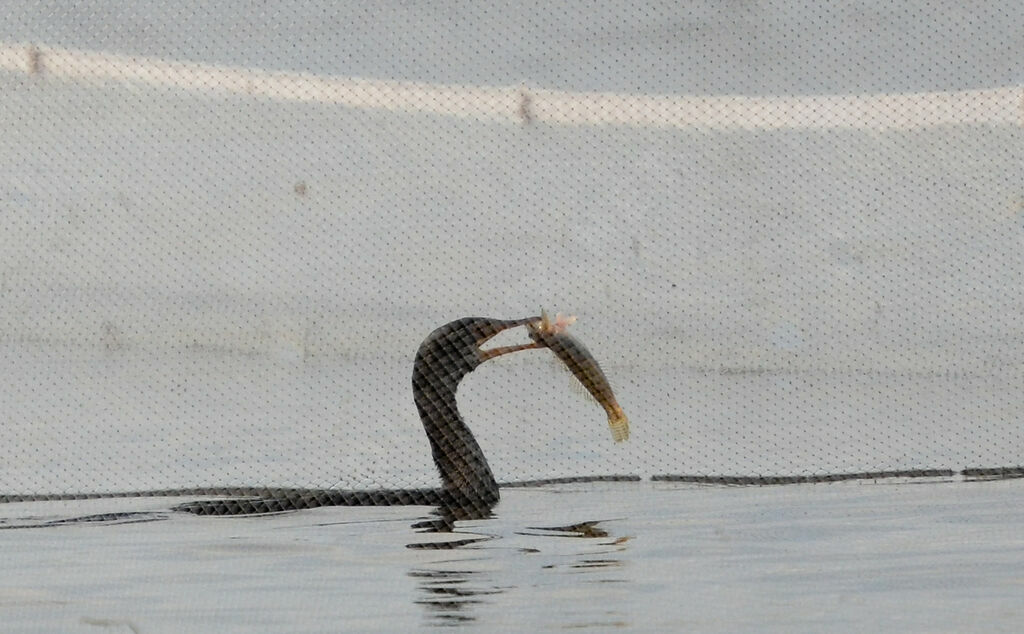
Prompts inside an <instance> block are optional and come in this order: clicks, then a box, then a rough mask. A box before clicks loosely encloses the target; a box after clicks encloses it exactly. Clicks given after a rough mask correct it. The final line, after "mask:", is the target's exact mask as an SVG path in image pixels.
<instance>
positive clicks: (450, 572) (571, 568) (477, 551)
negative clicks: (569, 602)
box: [408, 508, 630, 627]
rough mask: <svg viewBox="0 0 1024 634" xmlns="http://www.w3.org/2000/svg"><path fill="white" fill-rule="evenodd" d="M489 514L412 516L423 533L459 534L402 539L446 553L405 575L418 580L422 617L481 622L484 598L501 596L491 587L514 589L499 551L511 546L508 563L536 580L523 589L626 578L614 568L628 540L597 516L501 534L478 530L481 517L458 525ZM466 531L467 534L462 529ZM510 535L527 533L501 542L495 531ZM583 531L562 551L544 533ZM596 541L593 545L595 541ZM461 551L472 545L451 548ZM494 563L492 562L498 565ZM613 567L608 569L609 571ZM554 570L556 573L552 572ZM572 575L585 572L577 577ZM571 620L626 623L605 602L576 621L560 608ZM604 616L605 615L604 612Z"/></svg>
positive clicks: (489, 601) (551, 535)
mask: <svg viewBox="0 0 1024 634" xmlns="http://www.w3.org/2000/svg"><path fill="white" fill-rule="evenodd" d="M490 517H491V515H490V513H489V512H488V513H487V515H486V516H477V517H465V516H463V515H461V514H459V513H458V512H455V513H453V512H452V510H451V509H442V508H439V509H437V510H436V511H435V516H434V517H431V518H429V519H425V520H422V521H420V522H417V523H416V524H413V528H415V529H417V530H418V531H420V532H421V533H447V534H451V535H453V536H454V535H459V536H460V537H458V538H454V539H448V540H444V541H430V542H416V543H411V544H408V547H409V548H413V549H417V550H443V551H448V552H449V553H450V554H449V555H445V556H444V557H443V558H439V559H438V560H436V561H435V562H432V563H430V564H426V565H423V566H419V567H416V568H413V569H412V570H410V571H409V573H408V575H409V576H410V577H412V578H413V579H415V580H416V584H417V598H416V600H415V603H416V604H417V605H421V606H423V607H424V610H425V613H424V616H425V618H426V620H427V624H428V625H447V626H459V625H472V624H477V625H479V624H480V623H479V621H481V620H485V616H484V615H485V612H486V606H488V605H491V604H494V605H500V604H501V603H503V601H502V600H501V599H498V598H497V595H502V594H506V593H516V592H518V591H520V588H519V586H518V585H517V584H516V583H515V582H511V583H503V579H502V572H503V571H506V570H508V566H507V565H502V564H501V562H500V561H499V557H502V556H503V555H504V554H505V553H508V552H510V551H511V552H513V553H515V554H514V555H513V557H515V561H513V562H507V561H506V562H505V563H511V565H512V566H513V567H525V568H526V569H527V570H528V569H530V568H533V569H534V570H535V571H536V574H534V573H528V574H530V576H531V578H532V579H533V580H534V581H533V582H532V583H531V584H530V585H531V588H529V589H528V590H527V591H533V592H535V591H537V588H538V587H550V588H551V589H552V591H562V590H564V589H565V588H566V582H567V581H568V579H569V578H567V577H565V576H563V575H572V576H573V577H572V579H573V580H572V581H568V583H569V585H570V586H576V585H578V584H589V583H601V584H606V583H625V582H626V579H625V578H623V577H622V576H621V574H618V573H619V572H620V571H621V570H622V568H623V567H624V564H623V561H622V559H621V558H620V557H619V555H618V554H619V553H621V552H622V551H623V550H625V548H627V543H628V542H629V541H630V538H629V537H616V536H614V535H613V534H611V533H610V532H609V530H608V529H607V528H606V527H604V526H602V525H601V522H602V521H601V520H592V521H584V522H577V523H574V524H569V525H566V526H551V527H533V526H530V527H526V528H524V529H522V530H518V531H514V532H513V533H512V535H509V536H507V537H505V536H502V535H498V534H495V535H486V534H481V533H480V532H479V531H480V529H481V528H482V526H481V524H480V523H474V524H473V525H472V526H471V527H464V528H463V529H461V530H460V529H459V527H458V526H457V522H458V521H459V520H469V519H473V520H480V519H484V520H486V519H488V518H490ZM462 535H467V537H464V538H463V537H461V536H462ZM516 536H521V537H525V538H527V539H528V540H529V541H528V545H519V546H518V547H515V546H512V545H511V544H510V545H509V546H508V547H505V548H502V547H501V546H500V541H498V540H501V539H506V540H507V539H516ZM551 538H555V539H558V540H561V539H565V538H569V539H582V540H586V541H585V545H586V547H585V548H583V549H581V550H579V551H576V552H573V553H570V554H568V555H566V554H564V553H563V552H560V551H562V550H563V548H562V547H561V546H559V545H558V544H557V543H554V542H551V541H549V540H550V539H551ZM595 546H596V548H595ZM451 551H461V553H462V554H468V553H469V552H472V553H473V554H472V556H470V557H458V558H457V556H456V554H455V553H454V552H451ZM520 556H527V557H530V559H529V560H522V559H519V557H520ZM496 564H497V565H496ZM610 573H611V574H610ZM550 575H556V576H550ZM577 575H583V576H582V577H577ZM565 616H566V617H568V618H569V619H570V620H572V621H574V622H573V623H571V624H570V626H571V627H580V626H582V627H591V626H623V625H626V622H625V620H624V619H623V618H622V615H621V614H620V613H618V612H617V611H616V610H615V606H614V605H609V606H607V613H606V614H604V615H601V614H595V613H593V612H592V611H589V612H587V614H586V615H585V616H584V621H585V622H575V621H576V619H575V618H574V617H576V616H577V615H575V614H572V613H571V612H569V613H566V615H565ZM602 616H604V617H607V618H602Z"/></svg>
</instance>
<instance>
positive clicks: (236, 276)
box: [0, 0, 1024, 493]
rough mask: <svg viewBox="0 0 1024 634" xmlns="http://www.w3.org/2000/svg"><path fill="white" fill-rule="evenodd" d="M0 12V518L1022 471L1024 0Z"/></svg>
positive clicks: (282, 5) (41, 7)
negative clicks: (453, 465) (230, 497)
mask: <svg viewBox="0 0 1024 634" xmlns="http://www.w3.org/2000/svg"><path fill="white" fill-rule="evenodd" d="M339 4H340V3H327V2H324V3H319V4H317V3H291V2H276V3H272V4H270V5H267V6H266V7H263V8H260V9H256V8H254V7H252V6H249V5H230V6H229V5H223V6H217V7H214V8H212V9H211V8H210V7H209V6H208V3H170V4H168V5H166V6H164V5H154V4H151V3H144V2H138V1H128V0H125V1H122V2H97V3H76V4H75V5H74V6H68V5H67V4H66V3H63V2H52V3H47V2H3V3H0V16H2V19H0V130H2V134H0V164H2V165H3V166H4V167H3V169H2V170H0V369H2V372H3V375H4V377H5V380H4V381H3V382H2V384H0V416H2V422H0V423H2V424H0V493H14V492H17V493H25V492H60V491H78V490H119V489H129V488H153V487H170V486H199V485H222V484H246V485H273V486H288V485H304V486H331V485H334V484H341V485H344V486H371V487H372V486H407V485H417V484H431V483H433V482H434V481H435V474H434V470H433V466H432V464H431V462H430V458H429V451H428V449H427V445H426V440H425V437H424V436H423V434H422V431H421V430H420V427H419V422H418V419H417V417H416V412H415V409H414V407H413V404H412V398H411V394H410V387H409V374H410V371H411V360H412V356H413V354H414V352H415V350H416V347H417V346H418V344H419V342H420V340H421V339H422V338H423V337H424V336H426V335H427V334H428V333H429V332H430V331H431V330H432V329H433V328H434V327H436V326H438V325H440V324H442V323H444V322H446V321H449V320H451V319H455V318H457V317H462V316H467V315H486V316H494V317H505V318H514V317H523V316H527V315H529V314H534V313H536V312H538V311H539V309H540V308H541V307H545V308H548V309H552V310H559V311H565V312H572V313H575V314H577V315H579V317H580V321H579V322H578V323H577V324H576V326H574V332H575V333H576V335H577V336H579V338H580V339H581V340H583V341H584V342H586V344H587V345H588V346H589V347H590V349H591V350H592V351H593V352H594V354H595V355H596V356H597V357H598V358H599V359H600V360H601V361H602V363H603V365H604V366H605V367H606V370H607V371H608V374H609V375H610V376H611V378H612V379H613V381H614V382H615V384H616V388H617V393H618V396H619V401H620V402H621V403H622V405H623V406H624V407H625V409H626V411H627V412H628V413H629V414H630V417H631V419H632V421H633V437H632V439H631V440H630V441H629V443H628V444H625V445H619V446H616V445H613V444H612V442H611V438H610V435H609V433H608V431H607V429H606V427H605V423H604V416H603V414H602V412H601V411H600V409H599V408H597V407H596V406H594V405H593V404H591V403H588V402H586V401H584V400H580V399H576V398H575V397H574V396H573V395H572V392H571V390H570V389H569V387H568V381H569V379H568V378H564V377H562V376H561V375H560V374H559V373H557V371H556V370H554V369H553V368H552V366H551V364H550V363H549V361H548V359H547V358H546V357H548V356H550V355H548V354H547V353H541V352H531V353H526V354H523V355H519V356H518V357H512V358H507V359H501V360H499V361H497V362H495V363H494V364H489V365H487V366H484V367H482V368H480V369H479V370H478V371H477V372H476V373H474V374H473V375H472V376H470V377H469V378H468V379H467V380H466V382H465V383H464V387H463V390H462V392H461V393H460V396H461V398H462V400H461V401H460V406H461V407H462V409H463V411H464V413H465V414H466V418H467V420H468V422H469V423H470V426H471V427H472V428H473V429H474V432H475V433H476V434H477V436H478V438H479V439H480V441H481V445H482V446H483V447H484V450H485V451H486V452H487V454H488V456H489V457H490V459H491V463H492V466H493V468H494V470H495V472H496V475H498V477H499V479H500V480H518V479H533V478H540V477H552V476H561V475H589V474H596V473H635V474H640V475H645V476H646V475H654V474H666V473H686V474H823V473H839V472H847V471H856V470H889V469H910V468H948V469H954V470H957V469H962V468H965V467H998V466H1011V465H1021V464H1024V432H1022V420H1024V396H1022V394H1021V387H1022V379H1024V61H1022V60H1024V56H1022V51H1024V28H1022V27H1021V25H1022V24H1024V6H1022V5H1021V4H1020V3H1019V2H1009V1H1008V2H1002V3H986V4H985V5H984V6H982V7H980V8H979V7H977V6H972V7H970V8H967V7H965V6H964V5H962V3H956V2H940V3H900V4H897V5H891V4H882V3H875V2H855V3H843V4H842V5H841V6H837V7H831V6H822V5H820V3H815V2H775V3H724V4H723V3H718V2H708V3H696V4H693V5H692V6H688V7H687V6H678V4H677V3H665V4H663V5H647V6H645V7H636V6H634V5H633V4H632V3H620V4H614V3H613V4H611V5H604V6H602V5H600V4H599V5H591V4H587V3H571V4H561V5H559V6H558V8H552V7H551V6H549V5H548V4H547V3H537V4H532V5H531V4H523V3H517V4H516V5H515V7H503V8H499V9H495V8H491V7H488V6H487V5H486V4H481V5H479V6H474V5H469V6H464V5H463V4H462V3H455V2H442V3H431V4H430V5H425V6H423V7H420V8H417V7H409V6H405V4H404V3H391V2H382V3H373V4H372V5H370V6H369V7H368V8H352V7H348V8H347V7H345V6H339Z"/></svg>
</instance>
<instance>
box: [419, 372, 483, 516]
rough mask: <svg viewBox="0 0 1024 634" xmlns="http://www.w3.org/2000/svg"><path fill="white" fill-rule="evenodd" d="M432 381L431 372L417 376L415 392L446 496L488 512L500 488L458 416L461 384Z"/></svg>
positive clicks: (471, 434)
mask: <svg viewBox="0 0 1024 634" xmlns="http://www.w3.org/2000/svg"><path fill="white" fill-rule="evenodd" d="M428 370H429V368H428ZM431 378H432V377H431V376H430V375H429V372H428V373H427V374H423V373H414V378H413V385H414V390H413V392H414V396H415V400H416V408H417V409H418V410H419V414H420V420H421V421H422V422H423V429H424V431H426V433H427V438H428V439H429V440H430V450H431V453H432V454H433V458H434V464H435V465H437V469H438V471H439V472H440V474H441V481H442V482H443V483H444V492H445V494H446V496H450V497H451V503H452V504H453V505H456V506H462V507H473V508H480V507H488V508H489V507H490V506H492V505H494V504H495V503H496V502H497V501H498V498H499V494H498V484H497V482H496V481H495V480H494V474H493V473H491V467H490V466H489V465H488V464H487V458H486V457H484V452H483V450H482V449H480V445H479V443H477V441H476V438H474V437H473V433H472V432H471V431H469V427H467V426H466V423H465V421H463V420H462V416H461V415H460V414H459V410H458V405H457V403H456V398H455V392H456V389H457V388H458V382H455V383H454V384H453V383H451V382H450V381H439V380H437V377H433V380H431Z"/></svg>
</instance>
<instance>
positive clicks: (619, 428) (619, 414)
mask: <svg viewBox="0 0 1024 634" xmlns="http://www.w3.org/2000/svg"><path fill="white" fill-rule="evenodd" d="M608 427H610V428H611V430H612V439H613V440H615V442H622V441H623V440H626V439H628V438H629V418H627V417H626V412H624V411H622V408H621V407H618V406H617V405H616V406H615V407H614V408H613V409H612V411H610V412H608Z"/></svg>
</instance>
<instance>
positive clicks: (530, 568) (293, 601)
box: [0, 481, 1024, 632]
mask: <svg viewBox="0 0 1024 634" xmlns="http://www.w3.org/2000/svg"><path fill="white" fill-rule="evenodd" d="M1022 493H1024V483H1022V482H1020V481H1002V482H986V483H966V482H931V483H925V484H910V483H893V484H865V483H847V484H840V485H800V486H789V487H751V488H720V487H687V486H674V485H655V484H652V483H649V482H644V483H616V484H587V485H566V486H552V487H545V488H538V489H515V490H507V491H505V492H504V497H503V500H502V502H501V503H500V504H499V505H498V507H497V508H496V509H495V512H494V517H492V518H489V519H484V520H475V521H466V522H459V523H457V525H456V527H455V531H454V532H453V533H447V534H438V533H424V532H422V530H421V529H416V528H414V527H413V524H416V523H418V522H420V521H422V520H423V519H425V518H428V517H429V513H430V509H428V508H425V507H405V508H372V509H358V508H326V509H318V510H313V511H304V512H298V513H292V514H284V515H277V516H269V517H255V518H196V517H191V516H185V515H177V514H171V515H167V514H164V513H161V512H159V511H160V509H163V508H167V506H168V505H169V504H170V503H171V502H172V501H171V500H167V499H154V500H116V501H109V500H108V501H93V502H75V503H31V504H18V505H6V506H5V507H4V508H3V511H4V515H5V516H6V517H7V518H14V517H20V518H22V519H27V518H29V517H32V518H35V520H36V521H40V520H44V519H47V518H59V517H70V516H74V515H76V514H87V513H98V512H109V511H114V510H131V511H146V510H152V511H154V512H155V513H154V514H153V515H151V516H150V515H140V516H138V517H140V518H142V519H145V518H150V517H152V518H164V519H161V520H160V521H152V522H144V523H131V524H103V523H98V524H73V525H64V526H59V527H53V528H47V529H25V530H9V531H3V532H2V534H0V539H2V540H3V548H4V559H3V563H2V564H0V569H2V570H3V572H4V574H3V575H0V619H2V621H3V623H4V626H5V627H4V629H5V631H17V632H31V631H38V632H53V631H64V632H69V631H82V632H95V631H132V630H133V629H134V631H138V632H179V631H217V632H225V631H235V632H252V631H265V632H276V631H296V632H335V631H407V630H409V629H417V628H434V627H464V628H470V629H474V630H489V631H493V630H500V629H508V630H518V631H532V630H542V631H559V630H567V629H568V630H574V629H584V630H589V629H594V630H602V629H629V630H630V631H670V630H675V631H680V630H699V631H787V632H790V631H823V630H826V629H827V630H832V631H836V630H860V631H870V630H876V631H877V630H883V629H885V630H896V631H967V630H974V631H978V630H989V631H1000V630H1002V631H1011V630H1017V629H1019V627H1020V625H1021V624H1024V608H1022V607H1021V606H1024V601H1022V599H1024V536H1022V533H1021V531H1020V526H1021V523H1022V521H1024V507H1022V506H1021V505H1020V504H1019V503H1018V502H1019V500H1020V496H1021V494H1022ZM99 626H103V628H106V629H101V628H100V627H99Z"/></svg>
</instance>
